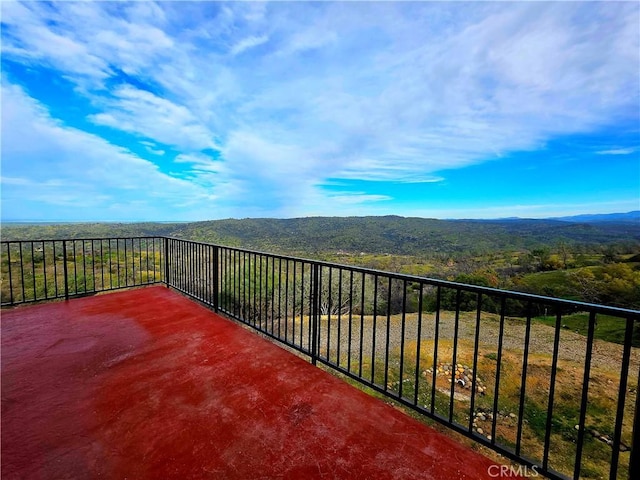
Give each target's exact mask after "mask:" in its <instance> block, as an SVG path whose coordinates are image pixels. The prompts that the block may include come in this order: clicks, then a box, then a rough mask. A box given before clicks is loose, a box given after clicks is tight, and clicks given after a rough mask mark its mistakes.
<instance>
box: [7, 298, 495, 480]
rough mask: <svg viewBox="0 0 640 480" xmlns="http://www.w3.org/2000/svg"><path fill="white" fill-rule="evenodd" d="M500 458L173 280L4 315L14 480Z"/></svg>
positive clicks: (370, 470)
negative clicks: (199, 300)
mask: <svg viewBox="0 0 640 480" xmlns="http://www.w3.org/2000/svg"><path fill="white" fill-rule="evenodd" d="M492 465H494V463H493V462H492V461H491V460H489V459H488V458H485V457H483V456H481V455H480V454H478V453H476V452H473V451H471V450H469V449H468V448H466V447H463V446H461V445H460V444H458V443H456V442H455V441H454V440H452V439H450V438H448V437H446V436H444V435H442V434H440V433H438V432H436V431H434V430H433V429H431V428H429V427H427V426H425V425H423V424H421V423H419V422H418V421H416V420H414V419H412V418H410V417H408V416H406V415H405V414H404V413H402V412H401V411H399V410H397V409H395V408H393V407H391V406H389V405H387V404H385V403H384V402H382V401H380V400H377V399H375V398H373V397H370V396H368V395H366V394H365V393H363V392H361V391H359V390H358V389H356V388H354V387H352V386H351V385H348V384H347V383H345V382H343V381H341V380H339V379H337V378H335V377H333V376H331V375H330V374H328V373H326V372H324V371H322V370H320V369H318V368H316V367H314V366H312V365H311V364H309V363H307V362H305V361H304V360H303V359H301V358H298V357H296V356H295V355H293V354H291V353H288V352H287V351H285V350H283V349H281V348H279V347H278V346H276V345H274V344H272V343H270V342H269V341H267V340H264V339H262V338H260V337H259V336H258V335H255V334H252V333H251V332H249V331H247V330H246V329H244V328H242V327H240V326H239V325H237V324H236V323H234V322H232V321H230V320H227V319H225V318H222V317H220V316H218V315H216V314H214V313H212V312H211V311H209V310H207V309H205V308H204V307H201V306H200V305H198V304H196V303H194V302H192V301H190V300H188V299H186V298H185V297H182V296H181V295H179V294H177V293H175V292H173V291H171V290H168V289H167V288H165V287H148V288H141V289H135V290H129V291H123V292H119V293H111V294H106V295H99V296H95V297H91V298H80V299H75V300H71V301H68V302H60V303H49V304H42V305H35V306H30V307H22V308H16V309H13V310H5V311H3V312H2V478H5V479H13V478H21V479H35V478H38V479H40V478H51V479H54V478H55V479H63V478H73V479H78V478H108V479H111V478H135V479H145V478H148V479H161V478H162V479H166V478H180V479H200V478H214V479H253V478H290V479H313V478H327V479H333V478H344V479H386V478H389V479H391V478H393V479H429V478H436V479H462V478H469V479H482V478H495V477H496V476H497V475H496V473H497V472H498V468H497V467H492V468H490V467H491V466H492Z"/></svg>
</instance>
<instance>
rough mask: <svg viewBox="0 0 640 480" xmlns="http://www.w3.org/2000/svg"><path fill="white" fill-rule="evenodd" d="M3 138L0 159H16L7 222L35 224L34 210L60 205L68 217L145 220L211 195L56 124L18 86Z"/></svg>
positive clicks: (6, 170)
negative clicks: (32, 220) (19, 220)
mask: <svg viewBox="0 0 640 480" xmlns="http://www.w3.org/2000/svg"><path fill="white" fill-rule="evenodd" d="M2 138H3V143H2V154H3V159H4V158H10V159H13V158H19V159H20V162H16V161H11V162H10V163H8V164H7V163H4V164H3V177H2V186H3V188H2V194H3V205H2V208H3V212H11V215H10V217H12V218H30V217H31V218H38V217H37V216H36V217H33V215H37V209H38V208H42V207H43V206H47V205H58V206H62V207H68V208H71V209H72V212H71V213H70V212H67V215H68V216H69V218H70V219H92V218H94V219H103V220H111V219H118V218H120V219H144V218H146V217H147V216H148V215H149V212H151V213H154V212H155V214H156V215H158V214H160V213H161V212H162V210H163V209H166V208H167V207H169V206H170V207H171V208H174V205H175V204H176V203H178V204H182V205H185V206H186V205H190V206H191V207H192V208H193V210H194V212H195V211H196V210H198V209H201V208H203V207H204V206H205V205H206V203H207V201H208V200H209V199H210V198H211V197H212V196H213V194H212V192H211V190H208V189H205V188H202V187H199V186H197V185H195V184H194V183H193V182H187V181H185V180H182V179H179V178H174V177H171V176H169V175H166V174H164V173H162V172H160V171H159V169H158V167H157V166H156V165H154V164H153V163H152V162H150V161H147V160H145V159H142V158H140V157H138V156H136V155H134V154H132V153H131V152H130V151H127V150H126V149H124V148H122V147H118V146H116V145H112V144H110V143H108V142H106V141H104V140H103V139H102V138H100V137H98V136H95V135H92V134H89V133H86V132H83V131H81V130H77V129H74V128H69V127H66V126H64V125H62V124H60V123H59V122H58V121H56V120H55V119H53V118H51V117H50V116H49V114H48V112H47V111H46V109H45V108H44V107H43V106H42V105H40V104H39V103H38V102H37V101H36V100H34V99H33V98H31V97H29V96H28V95H27V94H26V93H25V92H24V91H23V90H22V89H21V88H20V87H19V86H16V85H11V84H8V83H6V82H5V83H3V84H2ZM52 175H53V176H52ZM209 187H211V186H209ZM121 200H126V202H131V204H132V205H134V204H137V205H138V208H135V209H132V208H130V207H128V206H126V203H125V204H124V205H123V206H122V207H121V208H119V207H117V205H118V204H119V202H120V201H121ZM183 214H185V215H190V214H191V213H190V212H188V211H187V212H183ZM156 218H161V217H156Z"/></svg>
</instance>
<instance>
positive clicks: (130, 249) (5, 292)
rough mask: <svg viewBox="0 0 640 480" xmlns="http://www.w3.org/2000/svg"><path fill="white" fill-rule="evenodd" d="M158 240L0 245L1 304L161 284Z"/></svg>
mask: <svg viewBox="0 0 640 480" xmlns="http://www.w3.org/2000/svg"><path fill="white" fill-rule="evenodd" d="M164 243H165V241H164V239H163V238H162V237H128V238H89V239H70V240H37V241H36V240H22V241H4V242H0V259H1V260H2V265H1V270H2V289H1V294H2V305H3V306H5V305H17V304H21V303H29V302H36V301H42V300H53V299H56V298H66V299H68V298H71V297H75V296H81V295H88V294H92V293H96V292H101V291H106V290H115V289H120V288H127V287H135V286H140V285H148V284H152V283H159V282H164V272H163V265H164V263H165V262H164V250H163V248H162V247H163V245H164Z"/></svg>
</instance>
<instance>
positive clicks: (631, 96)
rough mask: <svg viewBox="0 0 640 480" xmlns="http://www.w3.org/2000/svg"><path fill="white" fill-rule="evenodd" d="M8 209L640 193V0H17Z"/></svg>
mask: <svg viewBox="0 0 640 480" xmlns="http://www.w3.org/2000/svg"><path fill="white" fill-rule="evenodd" d="M0 8H1V9H2V10H1V13H2V17H1V19H2V47H1V48H2V106H1V110H2V165H1V167H2V171H1V177H2V185H1V186H2V219H3V220H5V221H6V220H40V221H42V220H49V221H62V220H68V221H86V220H89V221H137V220H166V221H169V220H181V221H191V220H207V219H217V218H228V217H235V218H244V217H300V216H311V215H330V216H335V215H338V216H345V215H387V214H395V215H404V216H421V217H436V218H497V217H511V216H521V217H534V218H535V217H546V216H558V215H570V214H578V213H608V212H623V211H629V210H637V209H640V111H639V110H640V80H639V76H638V75H639V74H638V72H640V7H639V5H638V4H637V2H605V3H598V2H588V3H580V2H549V3H547V2H513V3H511V2H498V3H488V2H472V3H461V2H456V3H450V2H406V3H405V2H343V3H333V2H320V3H308V2H298V3H291V2H272V3H259V2H239V3H227V2H220V3H218V2H157V3H153V2H132V3H127V2H99V3H77V2H60V3H50V2H30V3H18V2H2V4H1V7H0Z"/></svg>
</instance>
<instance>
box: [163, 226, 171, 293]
mask: <svg viewBox="0 0 640 480" xmlns="http://www.w3.org/2000/svg"><path fill="white" fill-rule="evenodd" d="M164 283H165V285H166V286H167V288H169V283H170V282H169V237H164Z"/></svg>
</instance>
